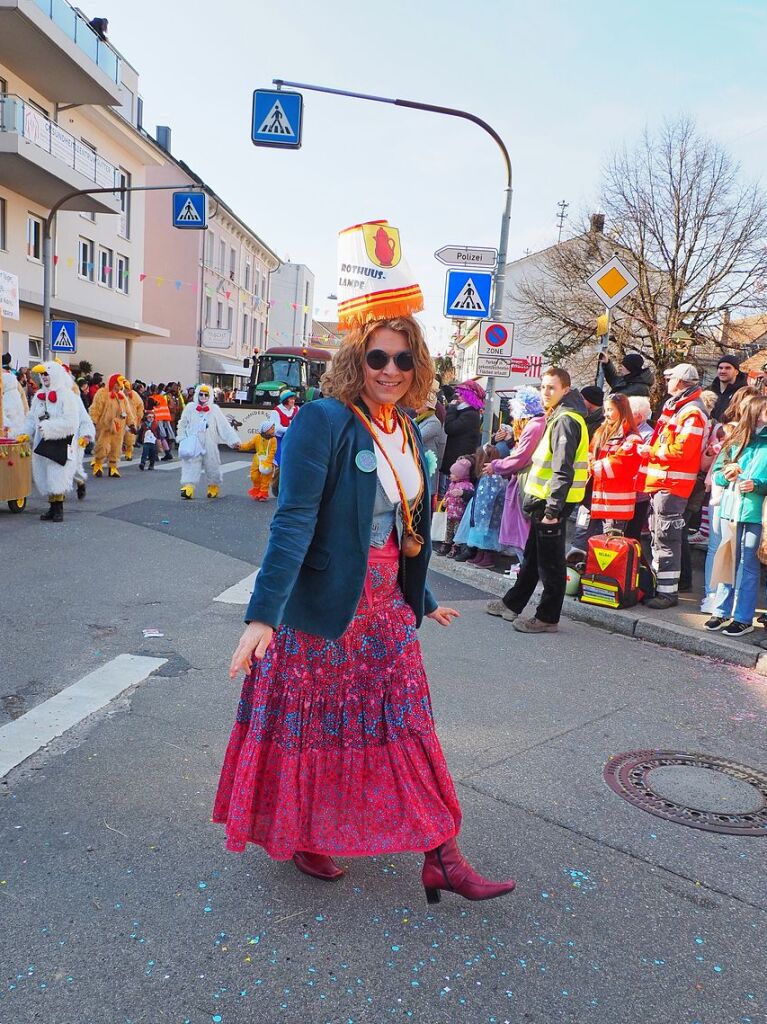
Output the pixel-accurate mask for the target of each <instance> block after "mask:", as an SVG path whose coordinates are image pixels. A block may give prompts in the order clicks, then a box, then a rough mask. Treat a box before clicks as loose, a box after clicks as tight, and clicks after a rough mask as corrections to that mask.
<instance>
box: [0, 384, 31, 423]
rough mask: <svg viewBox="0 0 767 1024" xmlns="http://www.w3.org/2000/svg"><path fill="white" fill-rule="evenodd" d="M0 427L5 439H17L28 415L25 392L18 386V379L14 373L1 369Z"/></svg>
mask: <svg viewBox="0 0 767 1024" xmlns="http://www.w3.org/2000/svg"><path fill="white" fill-rule="evenodd" d="M0 386H1V387H2V394H1V395H0V398H2V406H3V416H2V426H3V427H4V428H5V431H6V437H18V435H19V434H21V433H22V431H23V430H24V423H25V421H26V418H27V414H28V413H29V402H28V401H27V396H26V392H25V391H24V388H23V387H22V386H21V384H19V378H18V377H17V376H16V374H15V373H12V372H11V371H10V370H8V369H6V368H5V367H3V370H2V384H1V385H0Z"/></svg>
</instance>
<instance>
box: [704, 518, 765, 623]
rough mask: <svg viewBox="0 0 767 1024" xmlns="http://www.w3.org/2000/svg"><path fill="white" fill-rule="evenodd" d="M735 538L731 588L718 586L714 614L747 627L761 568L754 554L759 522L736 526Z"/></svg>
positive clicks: (757, 545) (754, 603)
mask: <svg viewBox="0 0 767 1024" xmlns="http://www.w3.org/2000/svg"><path fill="white" fill-rule="evenodd" d="M736 525H737V534H736V536H735V585H734V586H733V585H732V584H731V583H720V584H719V586H718V588H717V591H716V607H715V609H714V615H718V616H720V617H721V618H723V619H729V618H733V619H735V621H736V622H747V623H748V624H749V625H751V623H752V621H753V618H754V612H755V611H756V599H757V593H758V590H759V579H760V576H761V566H760V562H759V559H758V558H757V557H756V553H757V551H758V550H759V542H760V541H761V539H762V524H761V523H737V524H736Z"/></svg>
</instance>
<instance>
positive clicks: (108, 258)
mask: <svg viewBox="0 0 767 1024" xmlns="http://www.w3.org/2000/svg"><path fill="white" fill-rule="evenodd" d="M113 258H114V253H113V252H112V250H111V249H105V248H103V246H99V284H103V285H104V287H105V288H111V287H112V270H113V267H112V262H113Z"/></svg>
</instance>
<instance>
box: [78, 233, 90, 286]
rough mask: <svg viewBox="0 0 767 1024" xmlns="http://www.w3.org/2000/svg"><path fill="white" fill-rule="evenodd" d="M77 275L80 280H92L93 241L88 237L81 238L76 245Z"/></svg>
mask: <svg viewBox="0 0 767 1024" xmlns="http://www.w3.org/2000/svg"><path fill="white" fill-rule="evenodd" d="M77 252H78V259H77V276H78V277H79V278H80V279H81V280H82V281H92V280H93V242H92V241H91V240H90V239H89V238H81V239H80V241H79V243H78V247H77Z"/></svg>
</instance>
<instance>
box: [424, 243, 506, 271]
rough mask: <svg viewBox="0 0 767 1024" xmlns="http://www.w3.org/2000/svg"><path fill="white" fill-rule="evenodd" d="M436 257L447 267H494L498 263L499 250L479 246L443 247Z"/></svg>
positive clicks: (436, 253) (438, 250)
mask: <svg viewBox="0 0 767 1024" xmlns="http://www.w3.org/2000/svg"><path fill="white" fill-rule="evenodd" d="M434 255H435V256H436V257H437V259H438V260H439V261H440V263H444V264H445V266H446V267H494V266H495V265H496V263H497V262H498V250H497V249H483V248H481V247H480V246H477V245H443V246H442V248H441V249H437V251H436V252H435V253H434Z"/></svg>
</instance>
